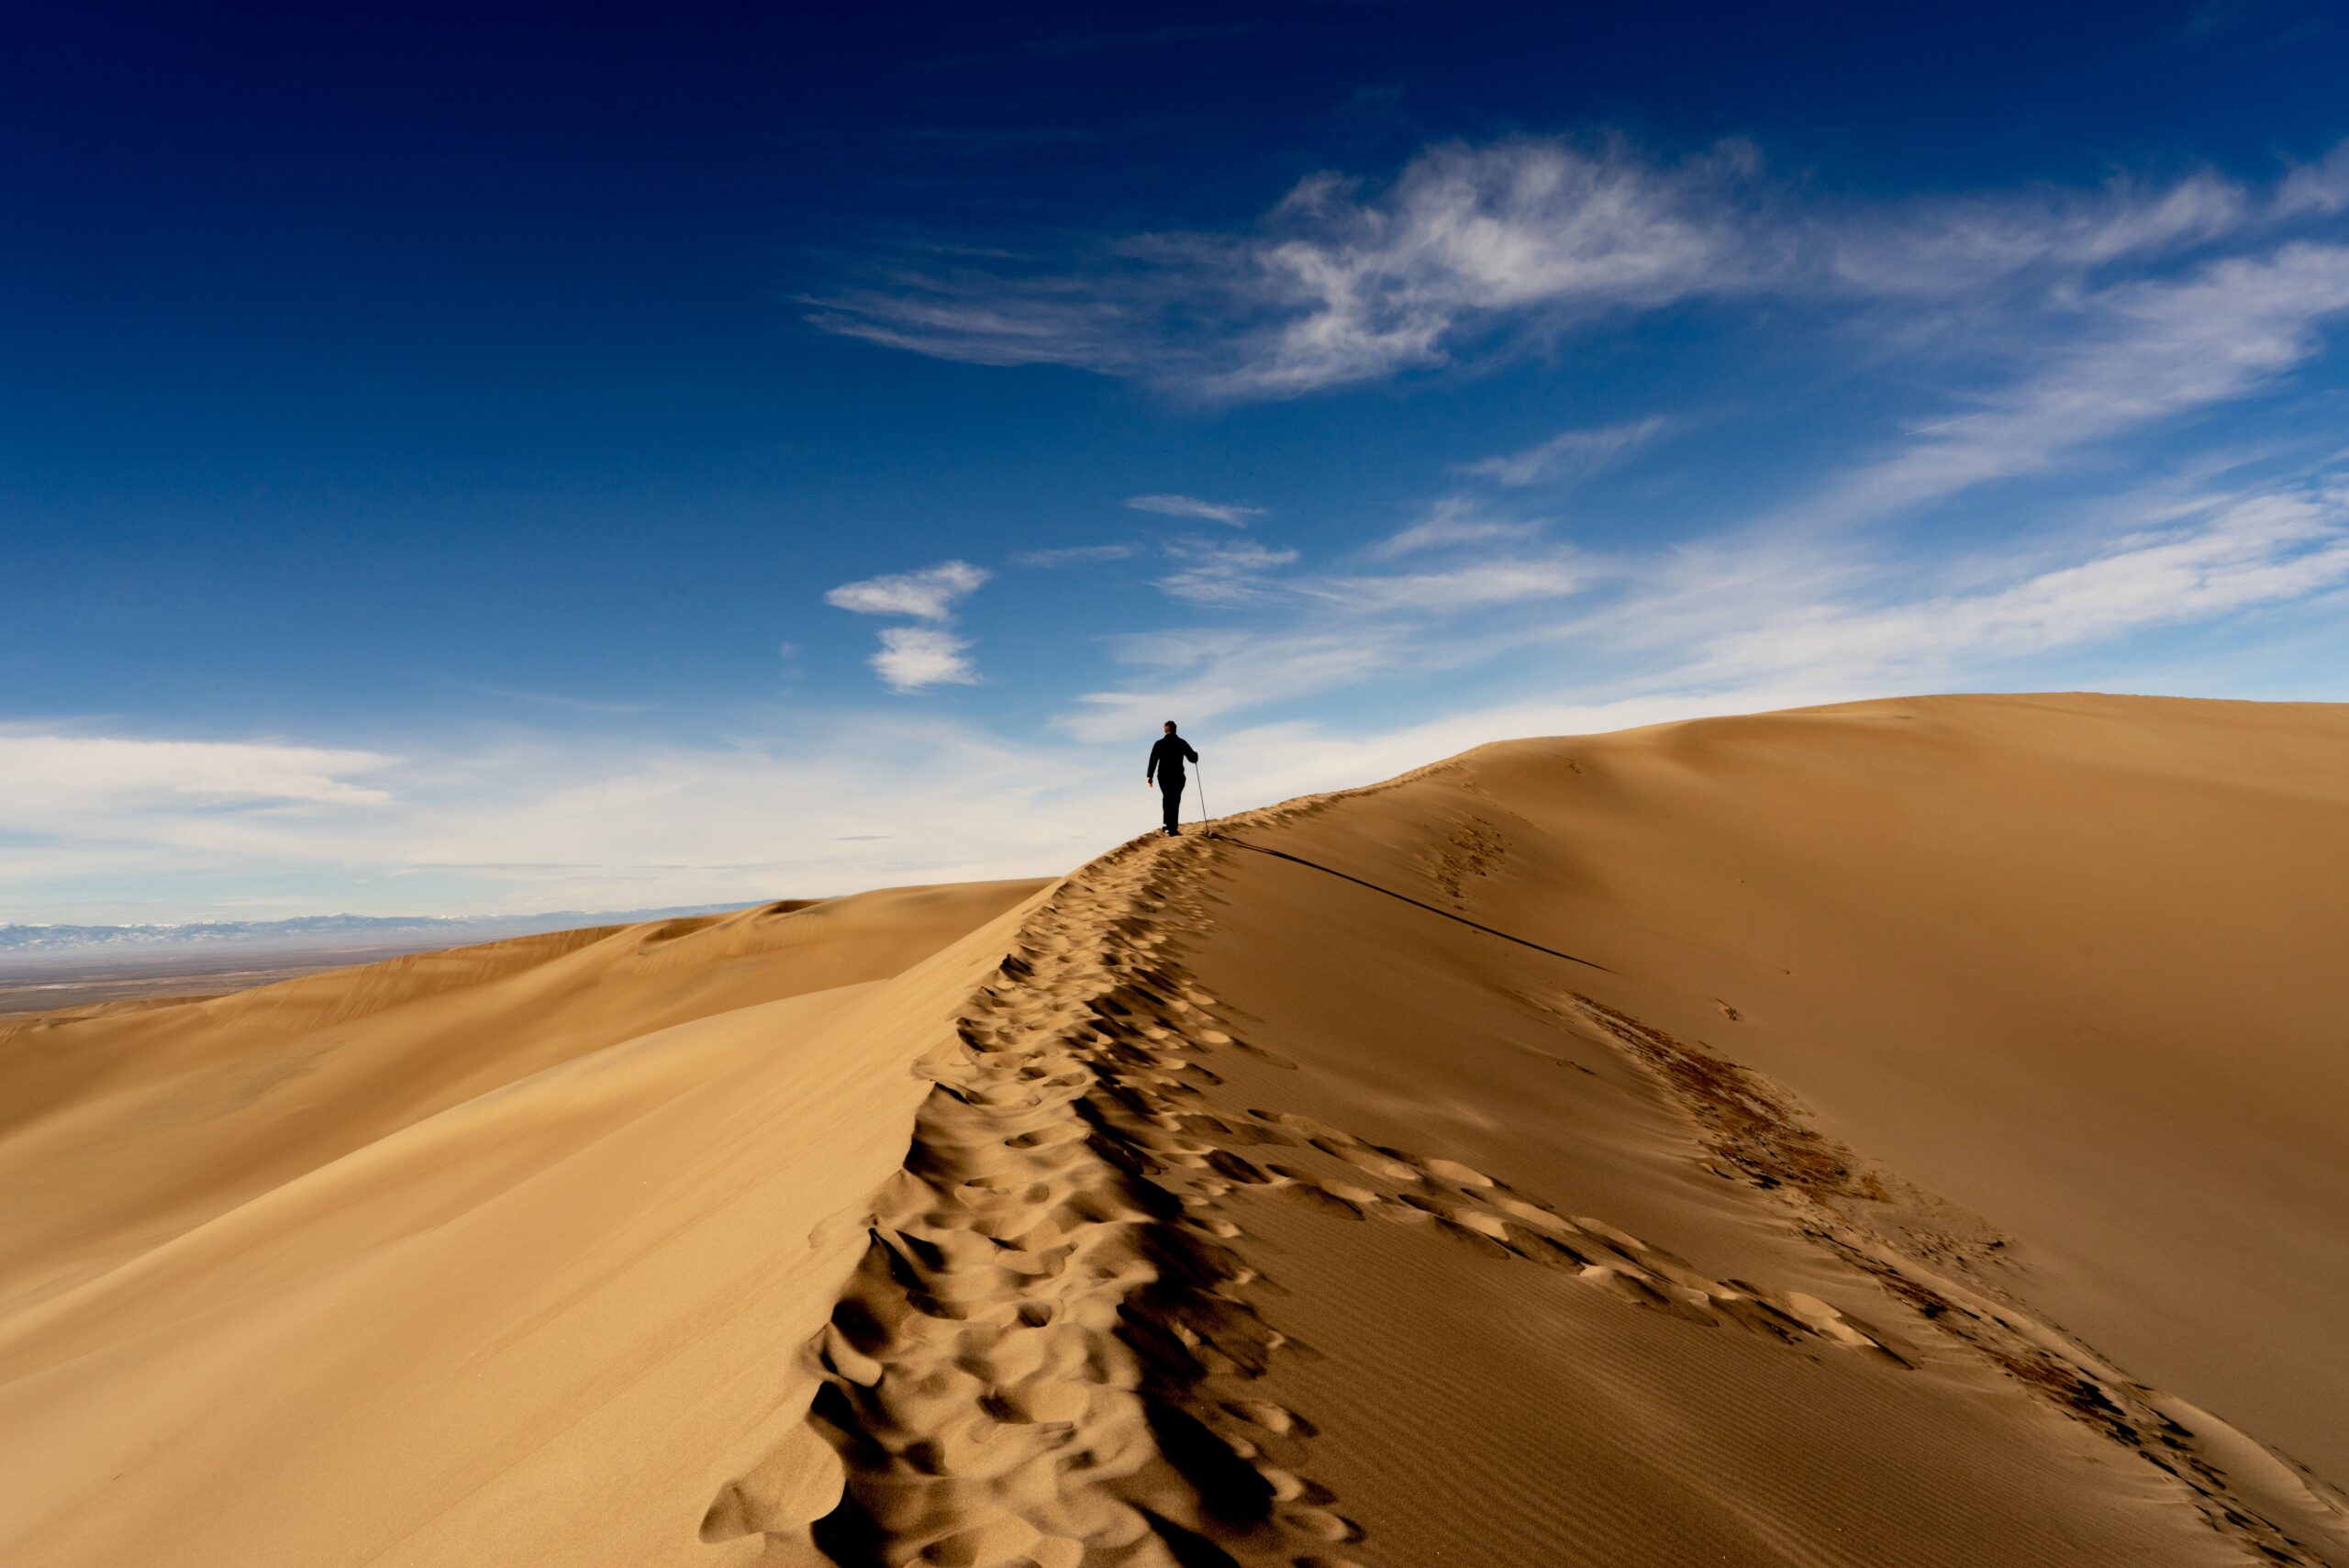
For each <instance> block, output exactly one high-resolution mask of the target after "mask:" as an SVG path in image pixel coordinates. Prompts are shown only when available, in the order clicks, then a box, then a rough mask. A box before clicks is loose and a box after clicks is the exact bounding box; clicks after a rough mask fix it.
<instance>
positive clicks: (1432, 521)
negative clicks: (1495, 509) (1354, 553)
mask: <svg viewBox="0 0 2349 1568" xmlns="http://www.w3.org/2000/svg"><path fill="white" fill-rule="evenodd" d="M1541 531H1542V524H1541V522H1540V521H1539V520H1537V519H1530V518H1522V517H1496V516H1494V515H1493V514H1492V512H1491V511H1490V510H1489V509H1488V508H1487V507H1486V504H1485V503H1484V502H1483V501H1481V500H1479V499H1477V498H1476V497H1475V496H1472V495H1440V496H1438V497H1437V498H1436V499H1435V500H1434V501H1433V502H1432V503H1431V504H1430V505H1429V506H1428V509H1427V511H1426V512H1425V513H1424V514H1422V515H1421V516H1420V517H1419V520H1418V521H1416V522H1414V523H1411V524H1409V525H1408V527H1405V528H1398V529H1397V530H1396V531H1395V532H1394V533H1391V534H1389V535H1387V537H1386V538H1385V539H1381V540H1380V541H1379V542H1378V543H1377V544H1375V545H1374V546H1372V547H1371V551H1370V553H1371V558H1372V559H1373V560H1376V561H1392V560H1394V559H1395V558H1396V557H1397V556H1403V555H1416V554H1419V553H1420V552H1422V551H1424V550H1446V549H1454V548H1457V547H1459V546H1462V545H1486V544H1499V543H1503V542H1505V541H1509V540H1518V539H1531V538H1533V537H1534V536H1535V535H1536V534H1539V533H1540V532H1541Z"/></svg>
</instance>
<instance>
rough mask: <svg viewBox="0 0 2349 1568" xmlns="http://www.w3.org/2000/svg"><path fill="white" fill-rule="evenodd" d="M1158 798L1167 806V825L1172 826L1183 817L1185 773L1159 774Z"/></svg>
mask: <svg viewBox="0 0 2349 1568" xmlns="http://www.w3.org/2000/svg"><path fill="white" fill-rule="evenodd" d="M1158 798H1159V801H1160V802H1161V804H1163V806H1165V807H1166V826H1167V827H1168V828H1173V827H1175V824H1177V823H1178V822H1180V821H1181V820H1182V819H1183V775H1182V774H1180V773H1175V774H1174V775H1172V776H1171V777H1170V776H1169V775H1167V774H1165V773H1161V774H1159V775H1158Z"/></svg>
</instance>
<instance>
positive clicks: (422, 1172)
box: [0, 697, 2349, 1568]
mask: <svg viewBox="0 0 2349 1568" xmlns="http://www.w3.org/2000/svg"><path fill="white" fill-rule="evenodd" d="M1265 851H1270V852H1265ZM2344 869H2349V712H2344V710H2343V709H2341V708H2337V707H2328V706H2258V705H2247V704H2221V703H2183V702H2166V701H2151V700H2136V699H2120V698H2102V697H2013V698H1987V697H1967V698H1932V699H1919V700H1914V701H1907V702H1895V703H1878V704H1867V705H1857V706H1849V707H1842V708H1827V709H1817V710H1811V711H1807V712H1802V713H1793V714H1781V715H1769V716H1763V717H1755V718H1750V719H1736V720H1720V721H1709V722H1704V723H1696V724H1688V725H1682V726H1671V727H1664V728H1657V729H1652V730H1645V731H1634V732H1630V733H1626V734H1621V735H1614V736H1607V737H1600V738H1595V739H1584V740H1545V741H1527V742H1512V743H1508V744H1505V745H1498V746H1492V747H1487V748H1485V749H1482V750H1480V751H1475V752H1471V753H1469V754H1467V755H1466V756H1464V757H1461V758H1456V759H1453V761H1451V762H1444V763H1440V764H1437V765H1435V766H1433V767H1431V768H1428V769H1424V770H1422V771H1420V772H1419V773H1415V774H1411V775H1408V776H1407V777H1405V778H1403V779H1400V780H1397V781H1395V782H1394V783H1392V784H1386V785H1381V786H1377V787H1375V788H1373V789H1368V790H1362V791H1355V792H1351V793H1348V794H1343V795H1331V796H1324V797H1318V798H1315V799H1311V800H1307V801H1301V802H1296V803H1291V804H1290V805H1288V806H1281V807H1276V808H1273V809H1271V810H1267V811H1264V812H1258V813H1253V814H1251V815H1250V816H1248V817H1241V818H1236V819H1233V820H1231V821H1230V822H1228V823H1226V824H1223V825H1222V826H1221V830H1220V832H1219V834H1218V836H1216V837H1214V838H1212V839H1202V838H1199V837H1196V836H1195V837H1192V838H1187V839H1185V840H1179V841H1169V840H1156V839H1148V840H1137V841H1136V842H1134V843H1132V844H1130V845H1127V846H1125V847H1124V848H1122V849H1120V850H1118V851H1113V852H1112V853H1110V854H1108V855H1106V856H1104V857H1102V858H1101V859H1100V860H1097V861H1096V862H1092V863H1091V864H1090V865H1087V866H1085V868H1083V869H1082V870H1080V871H1079V872H1077V873H1074V874H1072V875H1071V876H1070V877H1068V878H1066V879H1064V880H1063V881H1062V882H1060V883H1057V884H1052V886H1051V887H1049V888H1044V889H1041V890H1040V889H1039V888H1038V887H1037V886H1036V885H1035V884H997V885H995V886H990V887H976V888H965V889H927V890H912V891H901V892H896V893H890V894H880V895H867V896H866V897H865V898H864V899H851V900H840V901H837V902H836V903H833V904H828V905H822V906H815V907H812V908H807V909H800V910H797V911H796V912H792V911H781V912H779V911H774V910H760V911H746V912H744V913H743V914H741V915H738V916H733V917H726V918H725V919H723V920H719V921H716V922H681V923H679V924H678V925H677V926H675V927H670V928H661V929H653V928H631V929H628V930H625V931H620V932H584V933H573V934H569V935H566V936H562V937H550V938H541V939H532V940H529V941H526V942H516V943H500V944H494V945H493V946H491V947H488V948H482V949H473V950H466V951H462V952H458V953H450V954H438V955H429V956H428V957H426V958H423V959H417V960H409V961H401V962H397V963H394V964H386V965H378V966H374V967H373V968H372V969H367V970H359V971H351V972H346V973H340V974H337V975H330V976H322V977H318V978H317V979H314V980H308V981H303V982H296V983H293V984H285V985H281V986H276V987H272V988H270V989H268V990H264V991H262V992H256V993H252V994H250V995H244V996H239V997H234V998H226V999H222V1000H220V1001H216V1002H210V1003H203V1004H195V1005H190V1006H184V1007H178V1008H171V1007H165V1008H149V1009H123V1010H115V1011H105V1010H101V1011H99V1012H98V1013H96V1014H95V1016H80V1017H53V1018H46V1019H39V1020H31V1021H28V1022H27V1023H25V1024H21V1025H18V1026H17V1028H15V1029H9V1030H5V1031H0V1074H4V1075H5V1076H0V1083H5V1084H6V1085H7V1088H8V1097H7V1100H6V1109H5V1111H0V1116H5V1117H6V1121H7V1128H6V1131H5V1132H4V1133H0V1177H5V1178H6V1180H7V1181H8V1183H9V1190H10V1191H11V1192H12V1194H17V1195H26V1194H29V1195H32V1201H27V1202H12V1204H11V1206H10V1208H9V1210H8V1214H7V1216H6V1224H5V1229H0V1473H6V1475H7V1476H8V1477H9V1480H10V1485H8V1486H7V1487H6V1488H0V1558H5V1560H6V1561H9V1562H36V1563H116V1562H155V1563H164V1562H169V1563H173V1564H181V1563H199V1564H214V1563H217V1564H223V1565H228V1564H233V1565H236V1568H244V1565H247V1564H253V1565H262V1568H266V1565H275V1564H284V1565H287V1568H293V1565H297V1564H298V1565H304V1568H307V1565H311V1564H342V1563H352V1564H356V1563H395V1562H396V1563H416V1564H424V1563H430V1564H441V1563H447V1564H452V1565H453V1564H474V1563H487V1564H503V1563H517V1564H549V1565H551V1564H558V1563H560V1564H564V1565H573V1564H605V1563H609V1564H613V1565H615V1568H618V1565H620V1564H630V1565H635V1564H646V1563H677V1564H712V1565H729V1564H734V1565H740V1564H751V1563H761V1564H769V1565H780V1564H798V1565H802V1568H815V1565H818V1564H822V1563H826V1562H833V1563H841V1564H851V1565H856V1564H872V1563H891V1564H896V1563H907V1562H927V1563H935V1564H941V1565H948V1564H952V1565H960V1568H984V1565H989V1564H1003V1565H1007V1568H1009V1565H1017V1564H1023V1563H1025V1564H1034V1565H1037V1568H1075V1565H1077V1564H1150V1565H1153V1568H1202V1565H1207V1568H1216V1565H1223V1564H1230V1563H1243V1564H1248V1565H1251V1568H1254V1565H1258V1564H1266V1565H1269V1564H1282V1565H1297V1564H1302V1565H1305V1568H1334V1565H1337V1564H1342V1563H1347V1562H1354V1563H1359V1564H1364V1565H1365V1568H1368V1565H1375V1564H1390V1565H1395V1568H1416V1565H1418V1564H1423V1563H1435V1562H1442V1563H1447V1564H1495V1565H1500V1564H1509V1565H1512V1568H1516V1565H1522V1564H1526V1563H1551V1562H1558V1563H1594V1564H1598V1563H1605V1564H1615V1563H1645V1562H1674V1563H1678V1562H1719V1563H1736V1564H1743V1563H1754V1564H1765V1563H1766V1564H1778V1563H1784V1564H1790V1565H1791V1564H1802V1565H1806V1568H1809V1565H1831V1564H1848V1565H1851V1568H1860V1565H1863V1564H1879V1563H1888V1562H1899V1563H1904V1564H1906V1563H1946V1564H1951V1565H1953V1568H1954V1565H1958V1564H1983V1563H2018V1564H2022V1563H2066V1564H2069V1563H2114V1564H2120V1563H2129V1564H2132V1565H2133V1564H2147V1563H2154V1564H2166V1563H2210V1564H2220V1563H2231V1562H2247V1561H2262V1562H2303V1563H2334V1564H2349V1520H2345V1519H2344V1515H2343V1510H2342V1507H2341V1504H2340V1501H2339V1497H2338V1495H2337V1494H2336V1493H2335V1492H2333V1490H2332V1488H2331V1487H2330V1486H2329V1485H2327V1483H2326V1481H2325V1480H2323V1479H2321V1478H2320V1477H2321V1476H2331V1477H2333V1478H2336V1479H2337V1478H2339V1477H2341V1476H2342V1475H2343V1473H2344V1472H2349V1436H2344V1432H2343V1425H2342V1422H2341V1419H2340V1416H2339V1412H2340V1411H2341V1410H2342V1409H2343V1408H2344V1407H2349V1315H2344V1314H2343V1313H2342V1312H2341V1311H2340V1310H2339V1307H2338V1303H2339V1301H2340V1300H2341V1298H2342V1292H2343V1285H2344V1284H2349V1224H2344V1222H2343V1219H2342V1218H2341V1216H2342V1214H2343V1212H2344V1210H2345V1209H2349V1204H2345V1203H2344V1200H2349V1140H2343V1137H2342V1136H2341V1134H2340V1132H2339V1128H2340V1126H2341V1125H2342V1112H2343V1109H2344V1107H2349V1065H2344V1059H2349V1036H2344V1034H2343V1028H2344V1026H2343V1022H2342V1020H2343V1018H2344V1017H2349V994H2344V983H2343V979H2342V978H2341V973H2340V971H2341V969H2342V967H2343V966H2342V965H2340V963H2339V962H2338V960H2337V955H2336V953H2335V951H2334V950H2335V948H2336V947H2337V945H2338V940H2339V937H2340V934H2341V933H2342V932H2343V930H2349V880H2345V879H2344V877H2343V871H2344ZM20 1089H21V1093H20V1092H19V1090H20ZM2287 1456H2288V1457H2287ZM2301 1462H2306V1464H2307V1465H2308V1466H2310V1467H2312V1469H2311V1468H2303V1466H2302V1463H2301Z"/></svg>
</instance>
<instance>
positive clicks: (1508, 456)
mask: <svg viewBox="0 0 2349 1568" xmlns="http://www.w3.org/2000/svg"><path fill="white" fill-rule="evenodd" d="M1671 423H1672V422H1671V421H1670V420H1669V419H1666V418H1665V417H1664V416H1663V415H1661V414H1651V415H1649V416H1648V417H1646V418H1644V419H1627V420H1624V421H1623V422H1621V423H1620V424H1613V425H1599V426H1595V427H1592V428H1587V429H1578V430H1561V431H1559V432H1558V433H1557V434H1556V435H1554V436H1552V437H1551V438H1550V439H1547V440H1543V441H1536V442H1535V443H1534V444H1533V445H1531V446H1530V447H1527V448H1525V449H1524V450H1521V451H1515V452H1505V453H1503V454H1502V455H1500V456H1498V457H1488V458H1483V459H1480V460H1478V461H1477V462H1467V463H1463V464H1461V465H1460V472H1461V473H1464V474H1469V475H1472V476H1474V477H1475V478H1479V479H1489V480H1491V481H1492V482H1493V483H1494V484H1501V485H1507V486H1508V487H1509V488H1511V489H1521V488H1523V487H1524V486H1526V485H1529V484H1550V483H1552V482H1553V481H1556V480H1561V479H1580V478H1583V477H1584V476H1586V475H1587V474H1592V473H1598V471H1599V470H1600V469H1602V468H1605V467H1606V466H1607V465H1608V464H1609V463H1611V462H1615V461H1616V460H1617V459H1619V458H1620V457H1621V456H1623V454H1624V453H1626V452H1628V451H1630V450H1631V449H1632V448H1634V447H1638V446H1642V445H1644V444H1646V443H1647V442H1649V441H1652V440H1653V439H1656V438H1657V437H1658V436H1660V435H1662V434H1664V431H1665V430H1666V429H1668V428H1670V427H1671Z"/></svg>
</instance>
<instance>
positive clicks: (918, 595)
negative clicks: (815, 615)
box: [824, 561, 987, 620]
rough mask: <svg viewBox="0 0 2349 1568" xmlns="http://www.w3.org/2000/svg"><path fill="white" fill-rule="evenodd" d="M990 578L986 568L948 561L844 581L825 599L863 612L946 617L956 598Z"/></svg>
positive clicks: (974, 589) (930, 618)
mask: <svg viewBox="0 0 2349 1568" xmlns="http://www.w3.org/2000/svg"><path fill="white" fill-rule="evenodd" d="M986 580H987V573H986V571H985V568H983V567H978V566H974V565H972V564H971V563H970V562H967V561H945V562H940V563H939V564H937V565H936V566H925V567H923V568H922V569H921V570H920V571H918V572H904V573H897V574H896V575H895V576H889V577H868V578H866V579H864V580H863V582H861V583H843V584H841V585H840V586H839V587H837V588H835V589H833V590H832V591H831V592H830V593H829V594H826V595H824V602H825V603H826V604H828V605H830V606H834V607H836V608H839V609H843V610H854V611H855V612H856V613H857V614H859V615H865V616H913V617H917V618H918V619H922V620H944V619H946V618H948V617H949V616H950V615H951V614H952V610H953V607H954V602H955V601H956V600H958V599H961V598H963V597H964V596H966V595H969V594H971V593H974V592H975V591H976V590H977V588H978V586H979V585H980V584H983V583H985V581H986Z"/></svg>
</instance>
